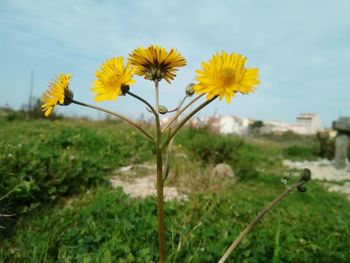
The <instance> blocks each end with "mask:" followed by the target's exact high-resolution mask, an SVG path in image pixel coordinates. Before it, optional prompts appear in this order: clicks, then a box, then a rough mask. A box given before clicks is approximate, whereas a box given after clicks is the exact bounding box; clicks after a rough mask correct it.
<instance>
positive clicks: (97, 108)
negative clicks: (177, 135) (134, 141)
mask: <svg viewBox="0 0 350 263" xmlns="http://www.w3.org/2000/svg"><path fill="white" fill-rule="evenodd" d="M72 103H75V104H77V105H81V106H84V107H88V108H91V109H95V110H99V111H103V112H106V113H108V114H111V115H113V116H115V117H117V118H119V119H121V120H123V121H125V122H126V123H128V124H130V125H131V126H133V127H134V128H136V129H138V130H139V131H140V132H142V133H143V134H144V135H145V136H146V138H147V139H148V140H150V141H151V142H153V143H154V138H153V137H152V136H151V135H150V134H149V133H148V132H147V131H146V130H144V129H143V128H142V127H141V126H140V125H139V124H137V123H136V122H133V121H132V120H130V119H128V118H127V117H125V116H123V115H120V114H118V113H115V112H113V111H110V110H107V109H104V108H100V107H97V106H94V105H90V104H87V103H84V102H80V101H76V100H72Z"/></svg>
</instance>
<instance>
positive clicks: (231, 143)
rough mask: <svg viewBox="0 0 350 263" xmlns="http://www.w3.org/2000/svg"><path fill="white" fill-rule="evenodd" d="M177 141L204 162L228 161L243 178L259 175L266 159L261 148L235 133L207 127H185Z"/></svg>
mask: <svg viewBox="0 0 350 263" xmlns="http://www.w3.org/2000/svg"><path fill="white" fill-rule="evenodd" d="M176 143H178V144H181V145H182V146H183V147H184V148H187V149H188V150H190V152H192V153H193V155H194V156H195V158H197V159H198V160H200V161H202V162H203V163H204V164H208V163H212V164H214V165H215V164H218V163H221V162H225V163H228V164H229V165H231V166H232V167H233V169H234V171H235V174H236V175H238V176H239V177H241V178H242V179H248V178H254V177H256V176H257V173H258V172H257V167H258V166H259V164H260V163H261V162H262V161H263V159H265V157H264V156H263V155H261V154H260V149H259V148H258V147H255V146H253V145H251V144H248V143H246V142H245V141H244V140H243V139H242V138H240V137H238V136H234V135H222V134H218V133H213V132H211V131H209V130H207V129H193V128H189V129H185V130H184V131H182V132H181V133H179V135H177V137H176Z"/></svg>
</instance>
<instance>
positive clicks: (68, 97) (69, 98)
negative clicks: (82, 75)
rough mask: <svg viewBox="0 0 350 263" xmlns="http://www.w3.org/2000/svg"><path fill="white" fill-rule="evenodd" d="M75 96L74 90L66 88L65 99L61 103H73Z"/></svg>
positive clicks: (63, 104) (65, 104) (64, 104)
mask: <svg viewBox="0 0 350 263" xmlns="http://www.w3.org/2000/svg"><path fill="white" fill-rule="evenodd" d="M73 97H74V93H73V91H71V90H70V89H68V88H67V89H65V90H64V101H63V103H60V105H62V106H67V105H69V104H71V103H72V101H73Z"/></svg>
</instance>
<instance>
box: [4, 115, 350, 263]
mask: <svg viewBox="0 0 350 263" xmlns="http://www.w3.org/2000/svg"><path fill="white" fill-rule="evenodd" d="M0 122H1V126H0V142H1V143H0V147H2V148H1V151H0V164H1V166H0V177H1V179H2V180H1V181H0V187H1V188H0V190H1V191H0V196H3V194H4V193H7V192H8V191H9V190H11V189H13V188H11V187H13V186H15V185H16V183H27V184H23V186H21V187H20V188H19V189H17V190H16V191H14V192H13V193H11V194H10V195H9V197H8V198H6V199H4V200H2V201H1V210H4V209H5V211H10V210H13V211H17V217H18V218H14V219H12V220H14V221H11V222H10V223H9V222H7V223H8V224H7V225H6V224H5V225H6V226H7V227H8V228H7V230H6V231H7V232H4V231H3V230H0V231H1V235H2V239H1V241H0V262H9V263H15V262H16V263H17V262H84V263H87V262H105V263H109V262H156V261H157V233H156V216H155V215H156V201H155V199H154V198H147V199H131V198H130V197H128V196H126V195H125V194H124V193H123V192H122V191H121V189H117V190H115V189H112V188H111V187H110V186H109V185H108V184H106V183H105V182H106V180H107V178H108V175H109V174H110V173H111V172H112V171H113V170H114V169H116V168H118V167H120V166H122V165H129V164H131V163H137V162H144V161H146V160H152V158H153V153H152V149H151V148H150V145H149V144H148V143H147V142H146V140H144V139H143V138H142V137H141V136H140V135H138V134H137V133H133V132H132V130H130V129H128V128H125V127H124V126H123V125H120V124H118V123H108V122H101V123H94V122H89V121H77V120H74V121H65V120H57V121H52V122H50V121H39V120H38V121H16V120H14V121H11V122H8V121H3V120H1V118H0ZM304 139H305V138H303V139H302V140H298V139H297V138H294V139H293V140H294V141H293V142H292V143H291V142H289V143H286V142H284V141H283V140H282V139H281V141H279V139H278V140H273V139H271V138H248V139H246V140H243V139H241V138H238V137H234V136H223V135H219V134H213V133H211V132H209V131H207V130H199V131H198V130H193V129H186V130H184V131H183V132H182V133H181V134H179V136H178V137H177V138H176V143H177V146H176V153H177V154H178V155H177V157H176V158H175V157H174V159H173V161H172V171H173V172H172V173H173V174H172V178H169V180H170V181H171V180H172V181H173V183H174V184H179V185H182V186H184V185H185V186H186V187H187V189H189V190H190V191H189V192H190V193H191V194H190V195H189V200H188V201H186V202H175V201H173V202H167V203H166V207H165V211H166V220H167V221H166V226H167V242H168V243H167V249H168V255H169V262H216V261H217V260H218V259H219V258H220V256H221V255H222V254H223V252H224V251H225V249H226V248H227V247H228V246H229V245H230V243H231V242H232V241H233V240H234V239H235V237H236V236H237V235H238V234H239V232H240V231H241V230H242V229H243V228H244V227H245V226H246V225H247V224H248V223H249V221H250V220H252V219H253V218H254V217H255V215H256V214H257V213H258V212H259V211H260V210H261V209H262V208H263V207H264V206H265V205H266V204H267V203H268V202H270V201H271V200H272V199H273V198H274V197H275V196H276V195H277V194H279V193H281V192H282V191H283V189H284V185H283V184H282V183H281V175H282V171H283V169H284V168H283V167H282V166H281V159H282V158H285V157H286V152H285V151H286V149H288V147H292V146H295V145H297V146H298V145H299V146H304V147H309V145H307V146H305V145H306V142H305V141H303V140H304ZM307 140H309V139H307ZM19 144H20V145H21V147H18V145H19ZM304 154H305V153H304V151H301V152H298V151H296V153H295V156H294V157H293V158H296V159H303V158H306V157H305V155H304ZM312 154H314V153H312ZM11 155H12V157H11ZM72 155H73V156H75V158H76V159H75V161H74V162H73V164H74V165H73V166H72V160H70V158H69V156H72ZM218 162H226V163H229V164H230V165H231V166H232V167H233V168H234V170H235V172H236V175H237V176H238V177H239V178H240V180H239V182H238V183H237V184H233V183H231V182H230V181H229V180H223V181H221V182H219V183H218V184H217V185H215V186H213V185H211V184H210V181H209V180H208V173H207V171H208V169H209V168H210V167H211V166H213V165H215V164H216V163H218ZM72 175H74V176H72ZM52 178H56V179H57V178H59V179H60V180H58V182H57V181H55V180H52ZM30 179H31V180H32V181H30ZM28 182H31V184H29V185H28ZM53 189H54V190H53ZM33 206H34V207H33ZM28 207H29V208H30V207H32V208H31V209H29V208H28ZM349 218H350V202H349V201H348V200H346V198H345V196H344V195H341V194H338V193H329V192H327V191H325V190H324V188H323V187H322V185H321V183H318V182H312V181H311V182H310V183H309V184H308V191H307V192H306V193H299V192H293V193H292V194H291V195H290V196H288V197H287V198H286V200H285V201H283V202H282V203H281V204H279V205H278V206H277V207H276V208H275V209H274V210H273V211H272V212H271V213H270V214H268V215H267V216H266V217H265V218H264V219H263V221H262V222H261V223H260V224H259V225H258V226H257V228H256V229H254V230H253V232H252V233H251V234H249V235H248V236H247V238H246V239H245V240H244V241H243V242H242V243H241V244H240V246H239V247H238V248H237V250H236V251H235V253H234V254H233V255H232V257H230V259H229V262H249V263H250V262H271V261H273V262H350V253H349V252H348V248H349V247H350V240H349V239H348V237H349V236H350V221H349ZM0 220H2V221H1V223H0V225H3V224H4V223H5V222H4V221H3V219H1V218H0ZM12 222H13V223H16V224H15V225H14V224H11V223H12ZM9 226H12V227H9Z"/></svg>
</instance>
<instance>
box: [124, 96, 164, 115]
mask: <svg viewBox="0 0 350 263" xmlns="http://www.w3.org/2000/svg"><path fill="white" fill-rule="evenodd" d="M126 93H127V94H129V95H130V96H132V97H134V98H135V99H138V100H139V101H141V102H143V103H144V104H146V105H147V107H148V108H149V109H150V110H151V111H152V113H153V114H154V115H157V112H156V110H155V109H154V108H153V107H152V105H151V104H149V103H148V101H146V100H144V99H143V98H141V97H140V96H138V95H136V94H134V93H132V92H131V91H127V92H126Z"/></svg>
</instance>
